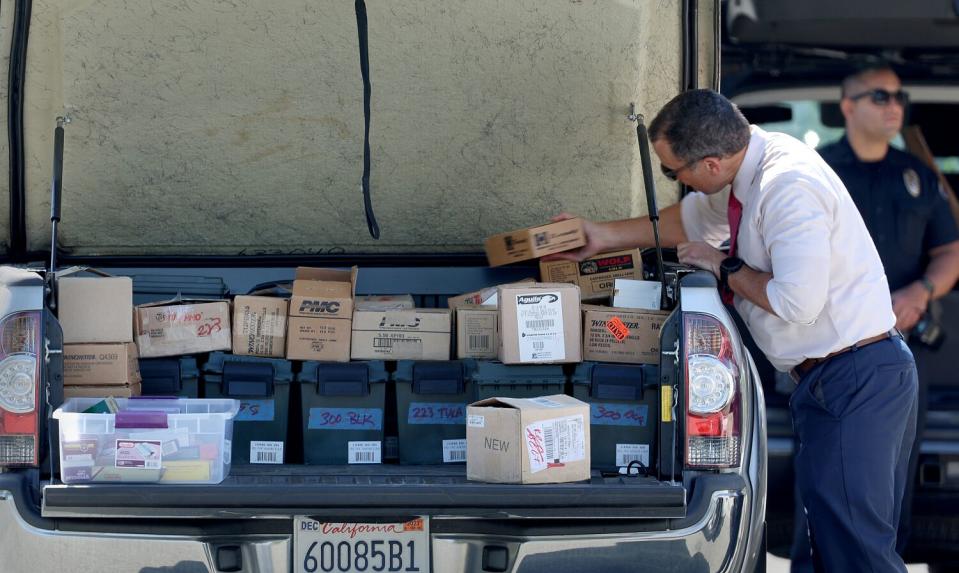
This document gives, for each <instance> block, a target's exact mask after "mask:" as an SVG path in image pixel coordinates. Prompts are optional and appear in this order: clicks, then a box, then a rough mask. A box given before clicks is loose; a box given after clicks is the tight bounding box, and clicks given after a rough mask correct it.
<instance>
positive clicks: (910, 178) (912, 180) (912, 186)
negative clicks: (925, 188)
mask: <svg viewBox="0 0 959 573" xmlns="http://www.w3.org/2000/svg"><path fill="white" fill-rule="evenodd" d="M902 182H903V183H905V184H906V191H908V192H909V195H911V196H912V197H913V198H916V199H918V198H919V193H920V192H921V191H922V185H921V184H920V182H919V174H918V173H916V170H915V169H912V168H911V167H910V168H906V170H905V171H903V172H902Z"/></svg>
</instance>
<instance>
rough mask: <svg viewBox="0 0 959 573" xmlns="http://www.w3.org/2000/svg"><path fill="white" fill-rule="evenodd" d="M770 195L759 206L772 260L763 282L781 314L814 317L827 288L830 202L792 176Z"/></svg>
mask: <svg viewBox="0 0 959 573" xmlns="http://www.w3.org/2000/svg"><path fill="white" fill-rule="evenodd" d="M769 196H773V197H776V199H775V200H774V201H769V202H767V203H766V205H764V206H763V209H762V218H761V222H760V224H761V226H762V234H763V236H764V237H766V238H767V239H766V246H767V249H768V252H769V257H770V260H771V262H772V275H773V278H772V279H771V280H770V281H769V283H767V285H766V296H767V298H768V299H769V305H770V307H772V309H773V311H774V312H775V313H776V315H777V316H779V317H780V318H781V319H783V320H785V321H787V322H791V323H796V324H803V325H811V324H814V323H815V322H816V320H817V319H818V318H819V315H820V314H821V313H822V311H823V309H824V308H825V306H826V301H827V300H828V294H829V268H830V262H831V256H830V250H831V247H830V235H831V233H830V229H831V227H832V225H831V221H832V219H833V213H834V210H835V206H834V205H831V204H830V203H831V201H830V200H829V198H828V197H826V196H823V194H821V193H818V192H817V191H816V190H815V189H813V188H812V186H811V185H809V184H806V183H803V182H792V183H790V184H788V185H785V186H783V187H782V188H781V189H777V190H776V191H775V192H772V193H770V194H769Z"/></svg>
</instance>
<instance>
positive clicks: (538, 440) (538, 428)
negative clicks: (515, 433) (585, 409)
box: [524, 415, 586, 473]
mask: <svg viewBox="0 0 959 573" xmlns="http://www.w3.org/2000/svg"><path fill="white" fill-rule="evenodd" d="M524 438H525V440H526V451H527V453H528V454H529V471H530V473H537V472H541V471H543V470H545V469H548V468H552V467H562V466H564V465H566V464H568V463H570V462H576V461H579V460H582V459H585V458H586V430H585V421H584V420H583V416H581V415H576V416H566V417H563V418H552V419H549V420H540V421H537V422H533V423H532V424H530V425H528V426H526V429H525V431H524Z"/></svg>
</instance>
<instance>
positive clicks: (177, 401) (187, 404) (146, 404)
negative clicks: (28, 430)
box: [53, 396, 240, 420]
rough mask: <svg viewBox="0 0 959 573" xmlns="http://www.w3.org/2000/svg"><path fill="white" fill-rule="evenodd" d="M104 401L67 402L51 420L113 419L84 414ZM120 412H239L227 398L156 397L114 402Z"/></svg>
mask: <svg viewBox="0 0 959 573" xmlns="http://www.w3.org/2000/svg"><path fill="white" fill-rule="evenodd" d="M101 401H103V398H70V399H68V400H67V401H66V402H64V403H63V405H61V406H60V407H59V408H57V409H56V410H55V411H54V412H53V417H54V419H57V420H60V419H63V417H65V416H66V415H67V414H70V415H74V416H76V415H79V416H84V417H85V416H91V417H92V416H115V414H86V413H84V412H83V411H84V410H86V409H87V408H89V407H90V406H93V405H94V404H96V403H98V402H101ZM116 402H117V406H118V407H119V408H120V410H126V409H127V408H129V407H130V406H136V408H137V409H139V410H156V411H162V412H165V413H166V414H167V417H170V416H173V417H176V416H180V415H197V414H200V415H210V416H213V415H226V416H227V418H233V417H234V416H236V414H237V412H239V411H240V402H239V400H232V399H228V398H214V399H209V398H207V399H200V398H160V397H156V396H142V397H136V398H116Z"/></svg>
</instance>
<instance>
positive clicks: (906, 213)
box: [791, 136, 959, 572]
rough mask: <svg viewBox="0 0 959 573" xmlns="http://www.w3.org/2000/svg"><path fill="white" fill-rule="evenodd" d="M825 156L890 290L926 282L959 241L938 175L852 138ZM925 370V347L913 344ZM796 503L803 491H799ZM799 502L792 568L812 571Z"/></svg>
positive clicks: (907, 513)
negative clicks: (935, 259) (862, 150)
mask: <svg viewBox="0 0 959 573" xmlns="http://www.w3.org/2000/svg"><path fill="white" fill-rule="evenodd" d="M819 153H820V155H821V156H822V158H823V159H824V160H825V161H826V163H828V164H829V166H830V167H832V169H833V170H834V171H835V172H836V174H837V175H839V178H840V179H841V180H842V182H843V184H844V185H845V186H846V189H848V190H849V194H850V195H851V196H852V199H853V201H854V202H855V203H856V207H858V209H859V212H860V214H861V215H862V218H863V221H865V223H866V228H867V229H868V230H869V234H870V236H872V239H873V242H875V244H876V249H877V250H878V251H879V258H880V259H881V260H882V264H883V267H885V271H886V277H887V279H888V280H889V288H890V289H891V290H892V291H896V290H897V289H900V288H902V287H905V286H907V285H909V284H910V283H912V282H914V281H917V280H919V279H921V278H922V276H923V275H924V273H925V270H926V266H927V265H928V264H929V251H930V250H932V249H935V248H936V247H940V246H942V245H946V244H948V243H951V242H953V241H956V240H959V230H957V228H956V221H955V219H954V218H953V215H952V211H951V210H950V208H949V202H948V200H947V199H946V197H945V194H944V191H943V189H942V187H941V186H940V184H939V180H938V178H937V177H936V174H935V172H933V171H932V170H931V169H929V168H928V167H926V166H925V165H924V164H923V163H922V162H921V161H920V160H919V159H918V158H917V157H915V156H913V155H911V154H909V153H905V152H903V151H900V150H898V149H895V148H893V147H890V148H889V151H888V153H886V157H884V158H883V159H882V160H880V161H875V162H864V161H861V160H860V159H859V158H858V157H856V154H855V152H853V150H852V147H851V146H850V145H849V140H848V139H847V138H846V137H845V136H844V137H843V138H842V139H840V140H839V141H837V142H835V143H832V144H830V145H827V146H825V147H822V148H821V149H820V150H819ZM912 350H913V352H914V353H915V354H916V362H917V365H918V368H919V371H920V373H921V372H922V360H921V357H922V355H923V354H924V353H925V352H928V350H925V349H923V348H919V347H916V345H913V349H912ZM918 398H919V400H918V412H917V426H918V428H919V429H921V428H922V427H923V425H924V424H925V410H926V407H925V401H926V383H925V380H923V379H922V377H921V376H920V380H919V397H918ZM920 438H921V434H920V432H919V431H917V432H916V438H915V441H914V443H913V451H912V455H911V456H910V460H909V466H908V473H907V476H906V485H905V495H904V497H903V503H902V510H901V514H900V515H901V521H900V524H899V534H898V539H897V544H896V545H897V547H896V549H897V551H898V552H899V553H902V552H903V550H904V549H905V544H906V541H907V540H908V536H909V529H910V527H909V521H910V518H911V506H912V489H913V482H914V480H915V474H916V466H917V464H918V454H919V442H920ZM796 495H797V502H798V501H799V499H798V489H797V493H796ZM802 512H803V509H802V505H801V503H797V520H796V537H795V539H794V541H793V549H792V552H791V557H792V559H793V564H792V570H793V571H794V572H795V571H808V570H810V569H811V566H812V564H811V563H810V561H809V540H808V537H807V536H806V535H805V529H806V524H805V516H804V515H803V513H802Z"/></svg>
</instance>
